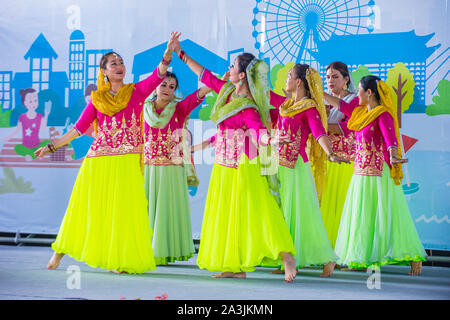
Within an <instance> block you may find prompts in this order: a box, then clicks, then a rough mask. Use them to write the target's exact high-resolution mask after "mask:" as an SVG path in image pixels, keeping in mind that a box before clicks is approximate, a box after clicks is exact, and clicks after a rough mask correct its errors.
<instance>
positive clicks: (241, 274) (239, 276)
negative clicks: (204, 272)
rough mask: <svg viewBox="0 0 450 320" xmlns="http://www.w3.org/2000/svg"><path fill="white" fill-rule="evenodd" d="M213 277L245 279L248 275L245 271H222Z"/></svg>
mask: <svg viewBox="0 0 450 320" xmlns="http://www.w3.org/2000/svg"><path fill="white" fill-rule="evenodd" d="M212 277H213V278H237V279H245V278H246V277H247V275H246V273H245V272H237V273H234V272H222V273H218V274H215V275H213V276H212Z"/></svg>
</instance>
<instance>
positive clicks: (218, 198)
mask: <svg viewBox="0 0 450 320" xmlns="http://www.w3.org/2000/svg"><path fill="white" fill-rule="evenodd" d="M175 51H176V52H177V54H178V56H179V57H180V58H181V59H182V60H183V61H184V62H185V63H186V64H187V65H188V67H190V68H191V70H192V71H193V72H194V73H196V74H197V75H198V76H199V78H200V81H201V82H203V83H204V84H205V85H206V86H207V87H209V88H211V89H213V90H214V91H216V92H217V93H218V94H219V95H218V97H217V101H216V104H215V105H214V107H213V110H212V112H211V120H213V121H214V122H215V123H216V124H217V131H218V133H217V135H216V155H215V160H214V166H213V170H212V174H211V179H210V184H209V190H208V195H207V199H206V204H205V211H204V216H203V224H202V231H201V237H200V248H199V253H198V258H197V264H198V266H199V267H200V268H202V269H203V268H205V269H208V270H210V271H222V273H220V274H216V275H214V277H215V278H245V277H246V272H251V271H253V270H255V266H258V265H261V263H262V262H263V261H274V260H276V261H279V262H280V263H281V261H282V263H283V264H284V267H285V269H286V273H285V281H287V282H291V281H293V280H294V278H295V276H296V273H297V270H296V263H295V259H294V258H293V255H295V248H294V245H293V242H292V238H291V236H290V234H289V229H288V228H287V225H286V223H285V222H284V219H283V214H282V212H281V210H280V208H279V206H278V204H277V201H276V199H275V197H273V196H272V194H271V193H270V189H269V181H270V179H268V178H269V176H268V175H266V174H267V173H266V172H263V171H264V170H263V168H266V166H265V163H263V164H261V161H260V160H261V158H260V155H259V153H258V147H259V146H261V145H265V146H266V145H269V144H273V145H276V144H277V143H279V142H280V143H287V142H288V141H289V140H288V138H287V137H277V138H273V139H269V135H268V133H267V125H268V122H269V101H268V96H267V94H268V93H269V87H268V79H267V76H268V66H267V64H266V63H265V62H264V61H262V60H258V59H256V58H255V57H254V56H253V55H252V54H249V53H243V54H241V55H239V56H238V57H237V58H236V60H235V63H234V65H233V66H231V67H230V82H226V81H223V80H220V79H218V78H217V77H216V76H214V75H213V74H212V73H211V72H210V71H209V70H206V69H204V68H203V67H202V66H201V65H199V64H198V63H197V62H196V61H194V60H193V59H192V58H191V57H189V56H188V55H187V54H186V53H185V52H184V51H183V50H181V47H178V48H177V49H176V50H175ZM275 174H276V172H275Z"/></svg>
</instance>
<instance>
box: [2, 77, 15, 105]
mask: <svg viewBox="0 0 450 320" xmlns="http://www.w3.org/2000/svg"><path fill="white" fill-rule="evenodd" d="M11 82H12V71H0V105H1V106H2V108H3V109H10V108H11V106H12V86H11Z"/></svg>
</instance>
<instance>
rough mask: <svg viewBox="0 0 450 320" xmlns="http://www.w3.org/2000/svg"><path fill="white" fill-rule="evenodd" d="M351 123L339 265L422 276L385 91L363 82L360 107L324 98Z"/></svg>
mask: <svg viewBox="0 0 450 320" xmlns="http://www.w3.org/2000/svg"><path fill="white" fill-rule="evenodd" d="M325 96H326V99H327V101H328V102H329V103H332V104H333V106H334V107H337V108H339V109H340V111H341V112H343V113H344V114H346V115H347V116H349V117H350V120H349V121H348V128H349V129H350V130H353V131H355V136H356V143H357V144H356V155H355V160H354V161H355V162H354V164H355V167H354V173H353V177H352V180H351V182H350V186H349V187H348V191H347V197H346V199H345V203H344V209H343V212H342V217H341V223H340V226H339V231H338V235H337V239H336V247H335V250H336V253H337V255H338V256H339V260H338V263H340V264H345V265H348V266H349V267H350V268H356V269H357V268H371V269H378V268H380V266H382V265H385V264H410V265H411V271H410V273H409V274H410V275H418V274H420V273H421V271H422V261H425V259H426V253H425V250H424V248H423V246H422V243H421V242H420V239H419V236H418V234H417V231H416V228H415V226H414V222H413V220H412V218H411V214H410V212H409V209H408V204H407V202H406V198H405V195H404V193H403V190H402V186H401V181H402V178H403V174H402V168H401V164H402V163H404V162H407V159H402V158H401V151H400V150H401V148H400V132H399V127H398V120H397V108H396V107H395V105H394V102H393V99H392V96H391V91H390V88H389V87H388V86H387V85H386V83H385V82H384V81H382V80H380V78H378V77H375V76H366V77H363V78H362V79H361V82H360V84H359V89H358V98H359V101H360V104H361V106H360V107H356V108H354V107H352V106H351V105H350V104H348V103H346V102H345V101H342V100H340V99H338V98H336V97H332V96H330V95H325Z"/></svg>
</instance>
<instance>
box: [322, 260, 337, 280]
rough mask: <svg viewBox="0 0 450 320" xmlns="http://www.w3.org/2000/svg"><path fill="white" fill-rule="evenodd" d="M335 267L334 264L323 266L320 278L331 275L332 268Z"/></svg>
mask: <svg viewBox="0 0 450 320" xmlns="http://www.w3.org/2000/svg"><path fill="white" fill-rule="evenodd" d="M335 266H336V262H333V261H331V262H328V263H327V264H326V265H324V266H323V272H322V274H321V275H320V276H321V277H322V278H325V277H329V276H331V275H332V274H333V271H334V267H335Z"/></svg>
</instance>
